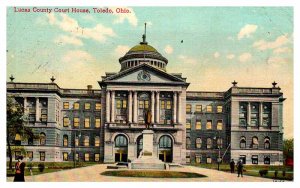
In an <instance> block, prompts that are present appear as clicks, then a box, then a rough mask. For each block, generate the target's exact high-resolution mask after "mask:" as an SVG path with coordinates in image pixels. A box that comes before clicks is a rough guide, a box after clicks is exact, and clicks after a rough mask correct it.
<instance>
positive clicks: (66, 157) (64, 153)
mask: <svg viewBox="0 0 300 188" xmlns="http://www.w3.org/2000/svg"><path fill="white" fill-rule="evenodd" d="M63 160H64V161H68V153H67V152H63Z"/></svg>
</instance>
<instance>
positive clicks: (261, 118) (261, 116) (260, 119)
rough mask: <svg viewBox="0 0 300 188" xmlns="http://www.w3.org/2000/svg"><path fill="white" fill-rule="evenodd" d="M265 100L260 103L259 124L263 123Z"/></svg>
mask: <svg viewBox="0 0 300 188" xmlns="http://www.w3.org/2000/svg"><path fill="white" fill-rule="evenodd" d="M263 110H264V109H263V102H260V103H259V126H262V125H263Z"/></svg>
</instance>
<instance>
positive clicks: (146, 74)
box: [104, 64, 185, 83]
mask: <svg viewBox="0 0 300 188" xmlns="http://www.w3.org/2000/svg"><path fill="white" fill-rule="evenodd" d="M104 82H133V83H134V82H144V83H172V82H177V83H178V82H182V83H185V80H184V79H180V78H178V77H176V76H173V75H171V74H168V73H166V72H164V71H162V70H159V69H157V68H155V67H152V66H151V65H147V64H143V65H140V66H137V67H133V68H131V69H127V70H125V71H121V72H119V73H117V74H115V75H112V76H110V77H107V78H106V79H105V80H104Z"/></svg>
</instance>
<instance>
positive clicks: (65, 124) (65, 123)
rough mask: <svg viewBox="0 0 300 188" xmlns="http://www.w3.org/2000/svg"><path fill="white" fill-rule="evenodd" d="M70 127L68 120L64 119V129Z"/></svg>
mask: <svg viewBox="0 0 300 188" xmlns="http://www.w3.org/2000/svg"><path fill="white" fill-rule="evenodd" d="M69 125H70V119H69V118H68V117H64V127H68V126H69Z"/></svg>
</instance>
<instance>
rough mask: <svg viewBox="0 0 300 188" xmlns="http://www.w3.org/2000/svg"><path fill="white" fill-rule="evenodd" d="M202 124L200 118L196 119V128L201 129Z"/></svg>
mask: <svg viewBox="0 0 300 188" xmlns="http://www.w3.org/2000/svg"><path fill="white" fill-rule="evenodd" d="M201 127H202V124H201V121H200V120H197V121H196V130H201Z"/></svg>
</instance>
